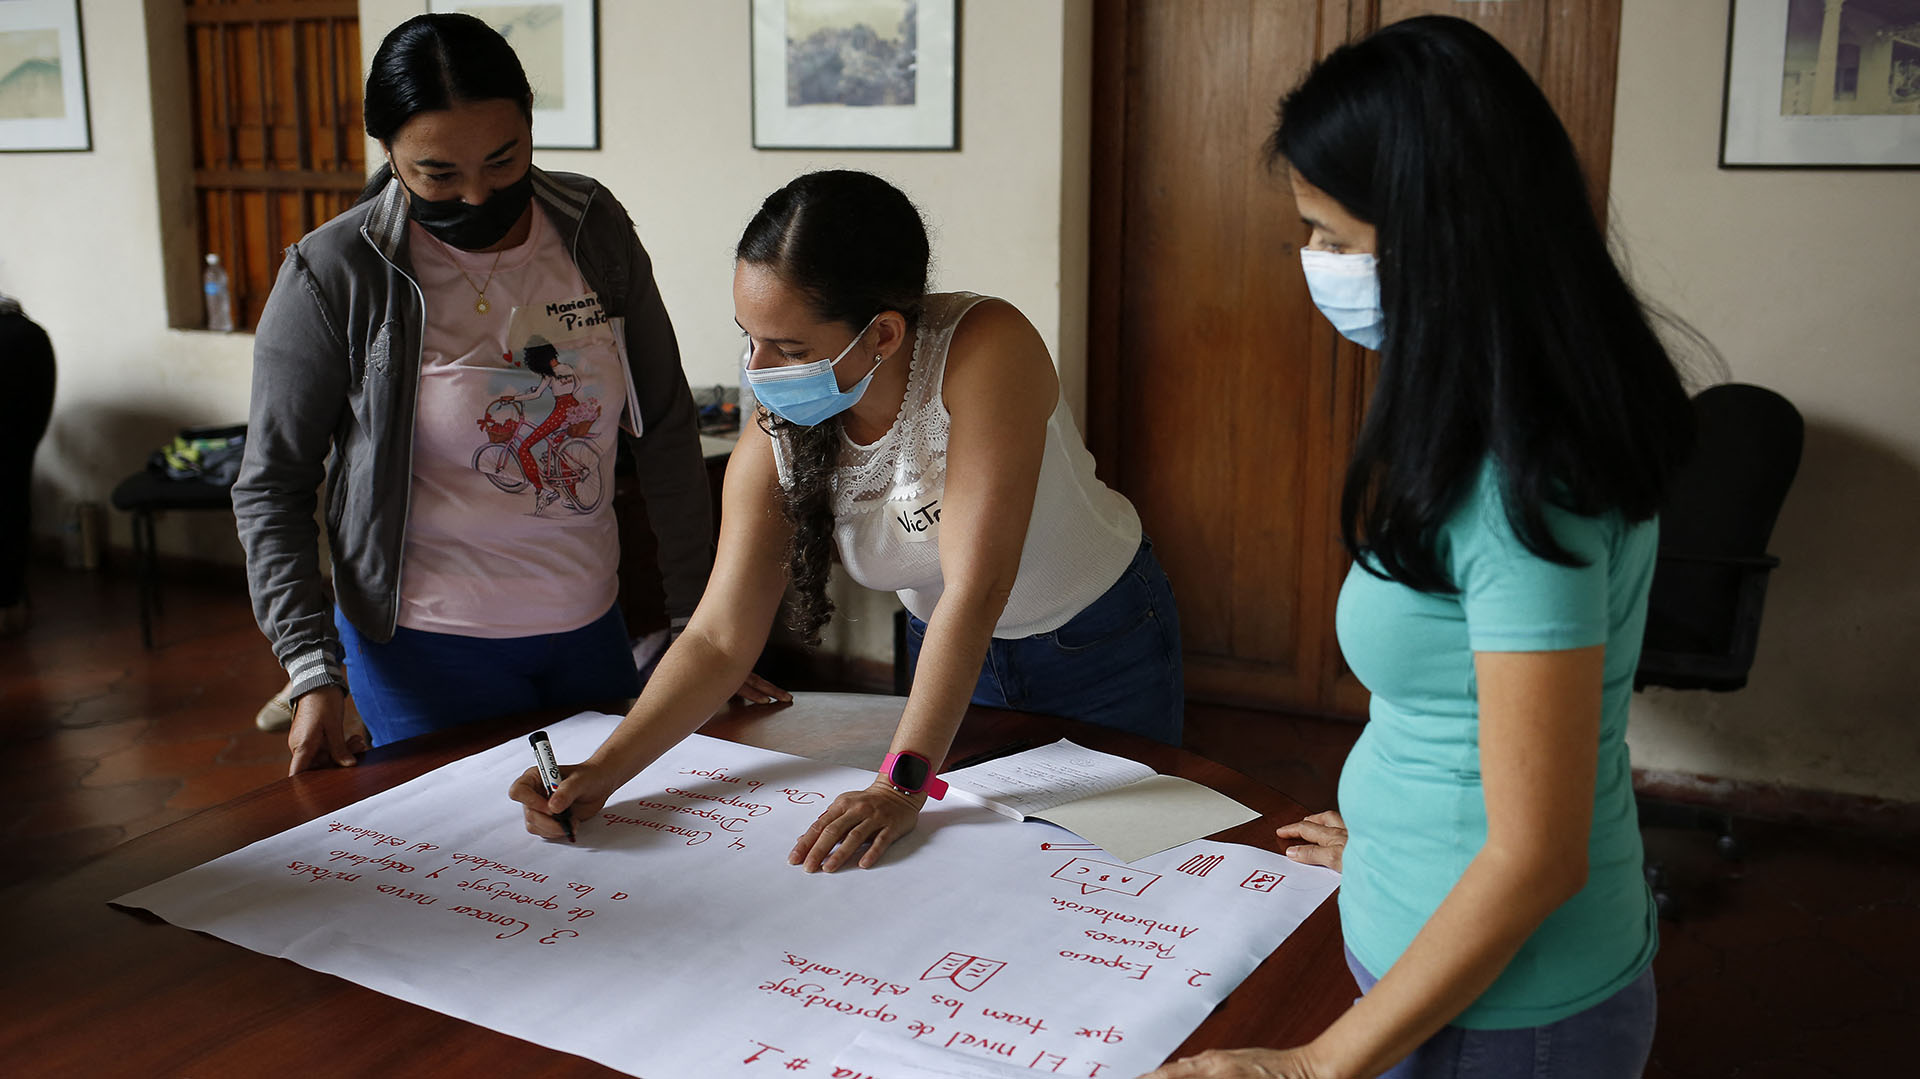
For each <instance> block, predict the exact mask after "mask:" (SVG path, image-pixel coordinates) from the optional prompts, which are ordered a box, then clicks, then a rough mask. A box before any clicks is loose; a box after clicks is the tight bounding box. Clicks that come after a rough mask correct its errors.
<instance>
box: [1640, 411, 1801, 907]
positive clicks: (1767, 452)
mask: <svg viewBox="0 0 1920 1079" xmlns="http://www.w3.org/2000/svg"><path fill="white" fill-rule="evenodd" d="M1693 409H1694V420H1695V424H1696V428H1697V436H1696V441H1695V443H1694V451H1693V456H1692V457H1691V458H1690V459H1689V460H1688V462H1687V464H1686V465H1685V466H1684V467H1683V468H1682V469H1681V470H1680V473H1679V475H1678V476H1676V477H1675V479H1674V483H1673V487H1672V490H1671V491H1670V492H1669V494H1668V496H1667V505H1666V507H1665V508H1664V509H1662V510H1661V513H1660V553H1659V559H1658V561H1657V562H1656V563H1655V566H1654V571H1653V588H1652V592H1651V594H1650V595H1649V597H1648V600H1647V629H1646V637H1645V643H1644V645H1643V646H1642V648H1641V652H1640V666H1639V668H1638V669H1637V670H1636V671H1635V672H1634V678H1633V688H1634V689H1635V690H1640V689H1644V688H1646V687H1647V686H1665V687H1668V688H1671V689H1704V690H1708V691H1710V692H1715V693H1726V692H1731V691H1733V690H1737V689H1740V688H1741V687H1743V686H1745V685H1746V684H1747V674H1748V672H1749V671H1750V670H1751V669H1752V667H1753V655H1754V648H1755V645H1756V644H1757V643H1758V641H1759V637H1760V612H1761V607H1762V605H1763V603H1764V601H1765V599H1766V594H1767V574H1768V572H1769V571H1771V570H1772V569H1773V568H1774V567H1775V566H1778V565H1779V564H1780V560H1779V559H1777V558H1775V557H1773V556H1772V555H1770V554H1768V553H1767V542H1768V540H1769V538H1770V537H1771V536H1772V535H1773V525H1774V521H1775V520H1776V519H1777V518H1778V517H1779V515H1780V506H1781V503H1783V502H1784V501H1785V500H1786V496H1787V488H1788V487H1790V486H1791V485H1792V484H1793V477H1794V473H1795V472H1797V471H1798V470H1799V467H1800V449H1801V443H1802V440H1803V435H1804V432H1805V424H1804V423H1803V421H1802V420H1801V418H1800V412H1799V410H1797V409H1795V408H1794V407H1793V404H1792V403H1791V402H1789V401H1788V400H1787V399H1786V398H1784V397H1782V396H1780V395H1779V394H1777V393H1775V392H1773V391H1772V390H1769V389H1765V388H1763V387H1760V386H1749V385H1744V384H1741V383H1726V384H1723V385H1719V386H1712V387H1709V388H1707V389H1705V390H1702V391H1701V392H1700V393H1699V394H1698V395H1697V396H1695V397H1694V399H1693ZM1640 819H1641V823H1642V824H1649V823H1652V824H1659V823H1674V824H1685V825H1690V826H1696V827H1697V826H1702V825H1711V826H1714V827H1717V829H1718V831H1719V833H1720V835H1719V837H1718V840H1717V842H1716V844H1715V845H1716V847H1717V848H1718V850H1719V852H1720V853H1721V855H1722V856H1724V857H1727V858H1736V857H1738V856H1739V853H1740V845H1739V841H1738V839H1737V838H1736V837H1735V836H1734V832H1733V818H1732V816H1731V815H1730V814H1727V813H1725V812H1717V813H1714V812H1705V811H1702V810H1700V809H1698V808H1695V807H1689V806H1677V805H1672V804H1669V803H1662V802H1657V801H1653V800H1650V799H1641V800H1640ZM1647 881H1648V883H1649V884H1651V885H1652V886H1653V891H1654V901H1655V903H1656V904H1657V905H1658V906H1659V907H1660V911H1661V913H1662V914H1663V915H1667V916H1672V915H1674V914H1675V913H1676V912H1677V910H1678V904H1677V903H1676V901H1675V900H1674V897H1673V894H1672V891H1671V889H1670V887H1669V885H1668V882H1667V880H1666V873H1665V868H1664V866H1662V865H1661V864H1659V863H1657V862H1649V863H1648V864H1647Z"/></svg>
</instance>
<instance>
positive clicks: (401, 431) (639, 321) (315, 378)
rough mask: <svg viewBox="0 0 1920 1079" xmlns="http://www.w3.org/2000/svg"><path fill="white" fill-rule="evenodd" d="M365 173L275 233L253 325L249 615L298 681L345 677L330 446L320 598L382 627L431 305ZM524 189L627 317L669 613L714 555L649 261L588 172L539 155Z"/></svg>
mask: <svg viewBox="0 0 1920 1079" xmlns="http://www.w3.org/2000/svg"><path fill="white" fill-rule="evenodd" d="M383 179H384V180H385V183H384V185H382V184H381V181H382V180H383ZM368 190H369V191H370V192H371V193H372V194H371V197H367V198H364V199H363V200H362V201H361V202H360V203H359V204H358V205H356V206H354V207H353V208H352V209H350V210H348V211H347V212H345V213H343V214H341V215H340V216H339V217H336V218H334V219H333V220H331V221H329V222H327V223H326V224H324V225H322V226H320V227H319V228H317V229H315V230H314V231H313V232H311V233H309V234H307V235H306V236H305V237H303V238H302V239H301V240H300V242H298V243H296V244H294V245H293V246H292V247H289V248H288V249H287V258H286V261H285V262H284V263H283V264H282V265H281V267H280V276H279V280H277V281H275V282H274V286H273V292H272V294H271V295H270V296H269V297H268V298H267V305H266V309H265V310H264V311H263V312H262V313H261V316H260V327H259V330H258V331H257V333H256V334H255V337H254V347H253V400H252V404H251V406H250V408H249V410H248V415H247V448H246V455H245V459H244V461H243V462H242V464H241V466H240V475H239V478H238V479H237V480H236V481H235V482H234V485H233V510H234V516H235V518H236V519H237V521H238V525H239V530H240V542H241V544H242V546H244V547H245V548H246V553H247V586H248V588H249V590H250V591H251V592H252V593H253V613H254V618H255V619H256V620H257V621H258V622H259V623H260V628H261V630H262V631H263V632H265V633H266V635H267V639H268V640H270V641H271V642H272V643H273V651H274V655H276V656H277V657H279V660H280V663H281V665H282V666H284V667H285V668H286V669H287V675H288V677H289V679H290V680H291V681H292V689H291V694H290V695H291V696H294V697H298V696H299V695H301V694H303V693H306V692H307V691H309V690H312V689H316V688H318V687H320V686H323V685H327V684H339V685H344V684H345V681H346V679H345V678H344V676H343V674H342V671H341V662H342V657H341V649H340V641H339V637H338V634H337V633H336V632H335V629H334V626H333V618H332V607H331V604H330V603H329V601H328V597H327V590H326V585H325V583H324V582H323V581H322V579H321V574H320V547H319V537H318V534H317V530H316V529H315V527H314V523H313V510H314V503H315V500H316V493H317V491H318V489H319V487H320V481H321V479H322V478H323V477H328V476H329V469H328V455H329V453H331V454H332V465H331V473H330V480H329V483H328V486H327V492H328V497H327V515H326V521H327V538H328V541H329V543H330V544H331V548H332V550H331V554H332V562H333V601H334V602H337V603H338V604H339V605H340V611H341V613H342V614H344V615H345V616H346V617H347V619H348V620H349V621H351V622H352V623H353V625H354V628H355V629H357V630H359V631H360V632H361V633H362V634H364V635H365V636H366V637H367V638H368V639H370V640H373V641H379V642H384V641H387V640H390V639H392V637H393V631H394V626H395V623H396V619H397V618H398V616H399V609H400V602H399V598H400V588H401V584H402V582H401V580H400V566H401V555H402V548H403V546H404V543H405V538H406V531H407V511H408V507H409V504H410V501H411V495H412V469H413V462H412V458H413V424H414V408H415V399H416V396H417V394H418V392H419V381H420V341H421V329H422V324H423V323H424V321H425V317H426V315H425V305H424V301H423V299H422V297H421V294H420V289H419V286H418V284H417V283H416V282H415V281H414V279H413V276H412V265H413V264H412V262H411V260H410V258H409V253H408V241H407V200H406V194H405V191H404V189H403V188H402V186H401V184H400V182H399V181H398V180H394V179H392V178H391V177H390V176H388V174H387V173H386V172H385V171H384V170H383V171H382V172H381V173H380V174H379V175H376V176H375V177H374V183H373V184H372V185H371V186H370V187H369V189H368ZM533 193H534V205H536V206H538V207H539V208H540V211H541V212H544V213H545V214H546V215H547V216H548V218H549V219H550V220H551V221H552V222H553V224H554V226H555V229H556V231H557V232H558V233H559V234H560V235H561V236H562V237H567V238H569V246H570V249H571V251H572V252H573V261H574V264H575V265H576V266H578V267H579V269H580V276H581V277H583V278H585V279H586V282H587V286H588V287H589V288H591V289H593V291H594V292H596V293H598V294H599V296H600V301H601V304H602V305H603V307H604V308H605V310H606V311H607V313H608V315H610V316H612V317H615V318H624V319H625V320H626V339H627V356H628V359H629V365H630V366H631V368H632V371H633V382H634V389H635V391H636V393H637V396H638V398H639V402H640V413H641V416H640V419H641V424H640V430H641V435H640V437H639V438H637V439H633V440H632V441H631V446H632V449H633V451H634V459H635V462H636V464H637V465H638V466H639V481H640V490H641V493H642V495H643V496H644V497H645V499H646V503H647V518H648V520H650V521H651V522H652V523H653V528H654V532H655V534H656V537H657V539H658V540H659V549H660V569H661V572H662V574H663V575H664V577H665V584H666V594H667V614H668V616H669V618H671V619H672V621H673V624H674V626H675V628H678V627H679V626H682V625H684V624H685V623H686V620H687V617H688V616H690V615H691V614H692V613H693V608H694V606H695V604H697V603H698V602H699V600H700V593H701V592H702V591H703V590H704V589H705V588H706V583H707V574H708V573H709V571H710V570H711V569H712V567H713V538H712V531H711V522H712V516H711V513H712V509H711V505H710V502H709V499H708V495H707V478H706V470H705V468H704V467H703V465H702V462H701V455H700V439H699V432H698V428H697V426H696V414H695V410H694V407H693V394H692V393H691V392H690V391H689V390H688V388H687V376H686V373H685V371H683V370H682V369H681V366H680V346H679V344H678V342H676V340H675V339H674V335H673V325H672V323H671V322H669V321H668V319H667V311H666V308H665V306H664V305H663V304H662V303H661V302H660V290H659V288H658V286H656V285H655V283H654V280H653V264H652V262H651V260H649V259H648V257H647V252H646V250H645V249H644V248H642V247H641V246H640V241H639V239H638V238H637V237H636V236H635V235H634V230H633V222H632V220H631V219H630V218H628V216H627V212H626V210H625V209H623V208H622V207H621V205H620V204H619V202H617V201H616V200H615V199H614V197H613V196H612V195H611V194H609V193H607V191H606V190H605V189H604V188H602V187H601V186H600V185H599V184H597V183H595V182H594V181H593V180H591V179H588V178H587V177H584V176H576V175H573V174H570V173H557V172H542V171H541V170H539V169H537V168H536V169H534V170H533Z"/></svg>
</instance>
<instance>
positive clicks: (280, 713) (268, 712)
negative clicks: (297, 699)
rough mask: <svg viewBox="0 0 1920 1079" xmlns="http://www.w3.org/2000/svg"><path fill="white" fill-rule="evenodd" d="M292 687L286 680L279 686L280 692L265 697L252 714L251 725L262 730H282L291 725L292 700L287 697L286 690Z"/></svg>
mask: <svg viewBox="0 0 1920 1079" xmlns="http://www.w3.org/2000/svg"><path fill="white" fill-rule="evenodd" d="M292 688H293V683H292V682H288V683H287V684H286V685H284V686H281V687H280V692H278V693H276V694H274V695H273V696H271V697H269V698H267V703H265V704H263V705H261V706H260V710H259V711H258V712H255V713H254V715H253V725H254V726H256V727H258V728H260V729H261V730H263V731H284V730H286V729H287V728H288V727H291V726H293V702H292V701H290V700H288V699H287V691H288V690H290V689H292Z"/></svg>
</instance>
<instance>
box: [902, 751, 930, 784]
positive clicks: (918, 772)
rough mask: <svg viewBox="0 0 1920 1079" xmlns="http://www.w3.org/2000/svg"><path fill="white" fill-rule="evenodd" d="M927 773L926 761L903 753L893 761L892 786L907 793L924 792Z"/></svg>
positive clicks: (928, 769)
mask: <svg viewBox="0 0 1920 1079" xmlns="http://www.w3.org/2000/svg"><path fill="white" fill-rule="evenodd" d="M929 771H931V769H930V768H928V766H927V762H926V761H924V760H922V759H921V758H919V757H909V756H907V755H906V754H904V753H903V754H901V755H900V756H898V757H895V758H894V759H893V785H894V786H896V787H899V788H900V789H901V790H907V791H920V790H925V789H926V786H927V774H928V772H929Z"/></svg>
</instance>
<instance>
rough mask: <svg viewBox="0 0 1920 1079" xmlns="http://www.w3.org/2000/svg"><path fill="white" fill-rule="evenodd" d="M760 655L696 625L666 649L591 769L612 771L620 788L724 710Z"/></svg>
mask: <svg viewBox="0 0 1920 1079" xmlns="http://www.w3.org/2000/svg"><path fill="white" fill-rule="evenodd" d="M764 636H765V635H764V634H762V638H763V639H764ZM757 651H758V650H757V649H754V648H748V647H744V646H740V645H735V646H732V647H728V646H726V645H725V644H723V643H721V642H717V641H715V640H714V639H713V638H712V637H711V636H710V635H709V634H708V633H707V632H704V631H703V628H702V627H701V625H700V624H699V622H697V621H696V622H695V623H694V624H693V625H691V626H689V627H688V629H687V632H685V633H683V634H681V635H680V637H679V638H678V639H677V640H675V641H674V642H673V645H672V647H670V648H668V649H667V654H666V655H665V656H662V657H661V659H660V665H659V666H658V667H657V668H655V670H654V672H653V676H652V677H651V678H649V679H647V684H646V687H645V688H644V689H643V690H642V691H641V693H640V699H639V700H638V701H636V702H634V706H633V709H632V711H630V712H628V713H627V716H626V718H625V719H623V720H621V721H620V725H619V726H618V727H616V728H614V731H613V733H612V734H610V735H608V736H607V740H606V741H605V742H603V743H601V745H600V748H599V749H596V750H594V752H593V754H592V756H591V757H590V758H589V763H592V764H595V765H600V766H604V767H607V768H609V769H610V770H612V771H613V772H614V773H615V774H617V775H620V776H622V777H623V778H622V782H624V781H625V780H626V779H631V778H632V777H634V776H636V775H638V774H640V772H641V771H642V770H644V769H645V768H646V767H647V766H648V765H650V764H652V763H653V762H654V761H655V760H658V759H659V757H660V755H661V754H663V753H665V752H666V751H667V750H669V749H672V748H673V747H674V746H676V745H678V744H679V743H680V742H681V741H683V740H685V739H686V737H687V736H688V735H690V734H692V733H693V732H695V731H697V730H699V729H700V728H701V727H702V726H703V725H705V723H706V722H707V720H709V719H711V718H712V717H713V714H714V713H715V712H717V711H719V710H720V707H721V706H722V705H724V704H725V703H726V702H727V699H728V698H729V697H731V696H732V695H733V692H734V690H735V689H736V688H737V687H738V686H739V685H740V682H741V680H742V679H744V678H745V677H746V676H747V672H748V671H750V670H752V669H753V660H754V656H755V653H756V652H757Z"/></svg>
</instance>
